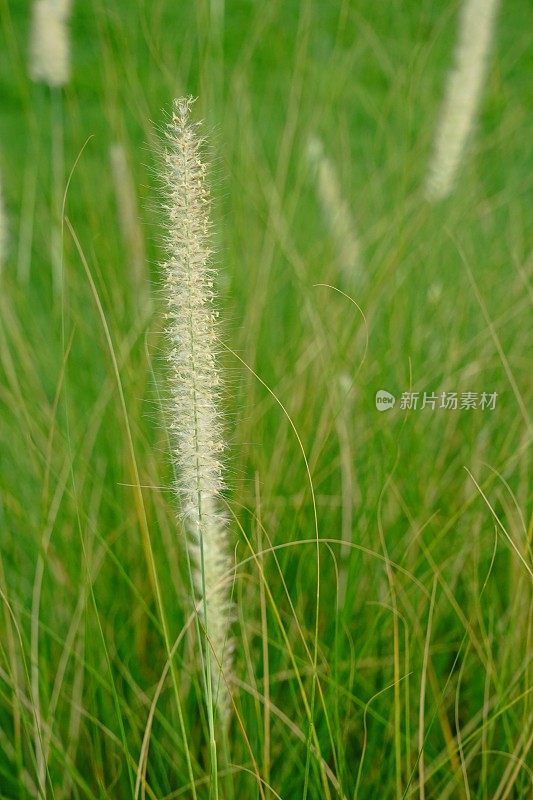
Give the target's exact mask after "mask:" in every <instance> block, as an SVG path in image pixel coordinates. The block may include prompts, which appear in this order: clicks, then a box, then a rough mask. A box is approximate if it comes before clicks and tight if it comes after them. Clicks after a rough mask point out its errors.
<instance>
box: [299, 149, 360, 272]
mask: <svg viewBox="0 0 533 800" xmlns="http://www.w3.org/2000/svg"><path fill="white" fill-rule="evenodd" d="M307 161H308V164H309V167H310V169H311V171H312V173H313V175H314V178H315V188H316V194H317V197H318V201H319V203H320V207H321V209H322V214H323V215H324V218H325V221H326V224H327V226H328V228H329V231H330V233H331V236H332V238H333V241H334V243H335V247H336V251H337V254H338V259H339V263H340V267H341V270H342V274H343V277H344V279H345V284H346V286H347V288H351V287H353V286H354V284H355V285H360V284H361V282H362V281H363V277H364V276H363V273H362V270H361V263H360V262H361V248H360V245H359V241H358V237H357V233H356V230H355V224H354V220H353V217H352V213H351V210H350V207H349V206H348V203H347V202H346V200H345V198H344V197H343V194H342V189H341V185H340V182H339V177H338V174H337V170H336V169H335V165H334V164H333V162H332V160H331V159H330V158H329V156H327V155H326V153H325V152H324V146H323V144H322V142H321V141H320V139H318V138H317V137H316V136H310V137H309V140H308V142H307Z"/></svg>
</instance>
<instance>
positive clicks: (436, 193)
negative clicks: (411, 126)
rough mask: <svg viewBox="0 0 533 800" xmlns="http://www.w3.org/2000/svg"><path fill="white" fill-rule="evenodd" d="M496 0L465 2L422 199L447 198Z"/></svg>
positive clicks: (477, 90)
mask: <svg viewBox="0 0 533 800" xmlns="http://www.w3.org/2000/svg"><path fill="white" fill-rule="evenodd" d="M497 7H498V0H465V2H464V3H463V7H462V12H461V19H460V25H459V38H458V41H457V47H456V51H455V66H454V68H453V70H452V71H451V72H450V74H449V77H448V83H447V87H446V94H445V98H444V103H443V107H442V111H441V115H440V121H439V126H438V129H437V134H436V139H435V147H434V153H433V159H432V161H431V164H430V167H429V175H428V179H427V184H426V195H427V197H428V198H429V199H430V200H440V199H442V198H444V197H447V196H448V195H449V194H450V192H451V191H452V189H453V186H454V184H455V181H456V178H457V172H458V170H459V166H460V163H461V159H462V156H463V153H464V150H465V146H466V144H467V141H468V139H469V136H470V134H471V131H472V128H473V126H474V124H475V120H476V115H477V110H478V107H479V101H480V98H481V93H482V91H483V82H484V78H485V72H486V67H487V57H488V53H489V49H490V43H491V38H492V30H493V27H494V19H495V16H496V10H497Z"/></svg>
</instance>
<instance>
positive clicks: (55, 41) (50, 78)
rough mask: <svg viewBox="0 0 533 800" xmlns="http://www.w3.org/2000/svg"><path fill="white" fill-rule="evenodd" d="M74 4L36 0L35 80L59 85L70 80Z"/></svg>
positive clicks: (33, 36) (32, 61)
mask: <svg viewBox="0 0 533 800" xmlns="http://www.w3.org/2000/svg"><path fill="white" fill-rule="evenodd" d="M71 7H72V2H71V0H35V2H34V4H33V15H32V26H31V36H30V63H29V73H30V77H31V79H32V80H34V81H39V82H42V83H46V84H48V86H52V87H56V88H57V87H60V86H64V85H65V84H66V83H68V81H69V79H70V41H69V30H68V24H69V19H70V12H71Z"/></svg>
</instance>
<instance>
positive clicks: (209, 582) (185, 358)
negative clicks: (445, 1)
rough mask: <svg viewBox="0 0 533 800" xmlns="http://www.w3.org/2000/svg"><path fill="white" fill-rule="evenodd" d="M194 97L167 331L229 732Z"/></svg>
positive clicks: (191, 530) (204, 607)
mask: <svg viewBox="0 0 533 800" xmlns="http://www.w3.org/2000/svg"><path fill="white" fill-rule="evenodd" d="M192 102H193V100H192V98H185V99H180V100H176V101H175V102H174V108H173V114H172V119H171V121H170V122H169V124H168V126H167V134H166V139H167V147H166V151H165V173H164V179H165V184H166V191H167V195H166V203H165V211H166V214H167V217H168V223H169V226H168V235H167V254H168V259H167V261H166V262H165V264H164V270H165V280H166V297H167V305H168V313H167V320H168V326H167V332H168V337H169V340H170V343H171V350H170V353H169V361H170V368H171V374H172V387H171V391H172V402H171V409H170V420H171V423H170V425H171V430H172V434H173V439H174V451H173V458H174V462H175V467H176V473H177V481H178V484H177V493H178V496H179V501H180V506H181V510H182V513H183V517H184V524H185V528H186V531H187V540H188V547H189V552H190V554H191V563H192V573H193V580H194V583H195V590H196V593H197V600H198V608H199V611H200V614H201V617H202V622H203V626H204V628H205V633H206V640H207V644H206V659H205V667H206V677H207V684H206V685H207V692H208V694H209V693H210V692H212V693H213V697H212V702H213V703H214V706H215V707H216V708H217V710H218V714H219V718H220V719H221V721H222V723H223V724H225V723H226V722H227V720H228V717H229V712H230V704H229V697H228V693H227V688H226V681H227V680H228V676H229V674H230V672H231V666H232V652H231V645H230V643H229V642H228V628H229V624H230V620H231V616H232V606H231V600H230V590H229V586H228V580H229V579H228V572H230V558H229V555H228V533H227V519H226V516H225V514H224V513H223V510H222V503H221V492H222V490H223V487H224V480H223V465H222V453H223V450H224V441H223V435H222V425H221V415H220V409H219V406H220V403H219V391H220V376H219V371H218V367H217V355H216V350H217V334H216V317H217V312H216V310H215V307H214V292H213V281H214V278H215V268H214V266H213V264H212V260H211V248H210V221H209V206H210V197H209V191H208V188H207V185H206V165H205V164H204V162H203V160H202V156H201V148H202V142H203V140H202V139H201V138H200V136H199V132H198V123H193V122H191V119H190V109H191V105H192Z"/></svg>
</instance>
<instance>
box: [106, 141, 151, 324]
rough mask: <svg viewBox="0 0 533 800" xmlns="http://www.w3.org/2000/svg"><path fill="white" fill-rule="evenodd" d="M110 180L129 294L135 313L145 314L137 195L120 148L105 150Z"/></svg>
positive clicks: (145, 284) (147, 296)
mask: <svg viewBox="0 0 533 800" xmlns="http://www.w3.org/2000/svg"><path fill="white" fill-rule="evenodd" d="M109 162H110V164H111V176H112V178H113V186H114V190H115V198H116V203H117V212H118V221H119V226H120V232H121V234H122V239H123V241H124V245H125V249H126V254H127V258H128V262H129V267H130V270H131V277H132V284H133V290H134V292H135V295H136V301H137V306H138V308H139V310H148V308H149V306H150V293H149V285H148V275H147V270H146V257H145V248H144V236H143V229H142V225H141V220H140V214H139V205H138V202H137V192H136V190H135V182H134V180H133V174H132V171H131V169H130V165H129V163H128V156H127V154H126V150H125V148H124V147H123V145H122V144H118V143H117V144H113V145H111V147H110V148H109Z"/></svg>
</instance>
